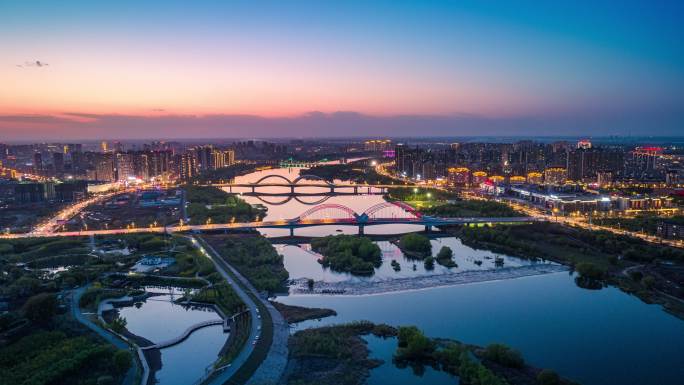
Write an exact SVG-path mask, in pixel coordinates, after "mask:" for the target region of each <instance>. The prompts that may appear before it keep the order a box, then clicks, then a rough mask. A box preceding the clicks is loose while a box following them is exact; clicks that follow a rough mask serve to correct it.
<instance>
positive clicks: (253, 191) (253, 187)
mask: <svg viewBox="0 0 684 385" xmlns="http://www.w3.org/2000/svg"><path fill="white" fill-rule="evenodd" d="M255 192H256V185H252V194H254V193H255Z"/></svg>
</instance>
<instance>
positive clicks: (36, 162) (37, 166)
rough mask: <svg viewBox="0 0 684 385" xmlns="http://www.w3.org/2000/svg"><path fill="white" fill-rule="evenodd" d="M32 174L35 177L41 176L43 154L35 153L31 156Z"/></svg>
mask: <svg viewBox="0 0 684 385" xmlns="http://www.w3.org/2000/svg"><path fill="white" fill-rule="evenodd" d="M33 172H34V173H35V174H36V175H42V174H43V154H41V153H40V152H36V153H34V154H33Z"/></svg>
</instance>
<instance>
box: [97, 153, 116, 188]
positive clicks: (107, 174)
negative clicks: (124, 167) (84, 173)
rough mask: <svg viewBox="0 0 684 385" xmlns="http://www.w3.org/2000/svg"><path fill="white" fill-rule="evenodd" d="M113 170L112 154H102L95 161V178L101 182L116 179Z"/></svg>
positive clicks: (114, 168)
mask: <svg viewBox="0 0 684 385" xmlns="http://www.w3.org/2000/svg"><path fill="white" fill-rule="evenodd" d="M115 170H116V167H115V165H114V157H113V156H112V154H104V155H103V156H102V157H101V158H100V159H98V160H97V161H96V163H95V179H97V180H99V181H103V182H114V181H115V180H116V173H115Z"/></svg>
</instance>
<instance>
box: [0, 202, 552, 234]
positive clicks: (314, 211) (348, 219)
mask: <svg viewBox="0 0 684 385" xmlns="http://www.w3.org/2000/svg"><path fill="white" fill-rule="evenodd" d="M546 220H547V219H546V218H545V217H494V218H489V217H461V218H440V217H432V216H427V215H422V214H421V213H420V212H418V211H417V210H415V209H414V208H413V207H411V206H409V205H407V204H405V203H403V202H383V203H379V204H376V205H374V206H372V207H370V208H368V209H366V210H365V211H364V212H363V213H361V214H359V213H357V212H356V211H354V210H353V209H351V208H349V207H347V206H344V205H339V204H321V205H317V206H314V207H312V208H310V209H309V210H306V211H304V212H303V213H302V214H300V215H299V216H297V217H295V218H291V219H282V220H272V221H257V222H240V223H207V224H203V225H183V226H167V227H142V228H132V229H115V230H92V231H70V232H61V233H42V234H31V235H29V234H12V235H6V236H3V238H22V237H36V236H43V237H46V236H86V235H91V234H92V235H97V234H126V233H144V232H157V233H172V232H182V231H211V230H232V229H234V230H240V229H243V230H251V229H264V228H272V229H288V230H290V235H291V236H294V230H295V229H297V228H303V227H312V226H330V225H341V226H356V227H358V229H359V234H363V233H364V228H365V227H366V226H375V225H389V224H407V225H420V226H425V230H426V231H429V230H430V229H431V228H432V227H433V226H447V225H479V224H486V225H492V224H512V223H532V222H542V221H546Z"/></svg>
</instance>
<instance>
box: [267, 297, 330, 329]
mask: <svg viewBox="0 0 684 385" xmlns="http://www.w3.org/2000/svg"><path fill="white" fill-rule="evenodd" d="M271 303H272V304H273V306H274V307H275V308H276V310H278V311H279V312H280V314H282V315H283V317H284V318H285V320H286V321H287V322H288V323H290V324H293V323H298V322H302V321H307V320H312V319H321V318H325V317H330V316H335V315H337V312H336V311H335V310H332V309H322V308H308V307H302V306H293V305H285V304H284V303H280V302H276V301H271Z"/></svg>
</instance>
